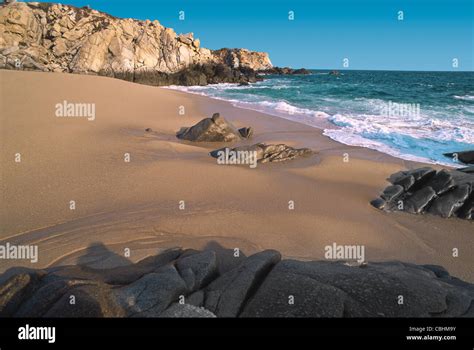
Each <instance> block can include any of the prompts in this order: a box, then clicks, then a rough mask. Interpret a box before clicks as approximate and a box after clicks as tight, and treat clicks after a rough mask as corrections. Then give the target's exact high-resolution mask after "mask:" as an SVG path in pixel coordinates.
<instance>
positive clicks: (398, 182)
mask: <svg viewBox="0 0 474 350" xmlns="http://www.w3.org/2000/svg"><path fill="white" fill-rule="evenodd" d="M471 168H472V167H468V168H464V169H458V170H447V169H442V170H440V171H438V172H436V170H434V169H432V168H430V167H424V168H418V169H414V170H409V171H399V172H397V173H394V174H392V175H391V176H390V177H389V178H388V179H387V180H388V181H389V182H391V183H392V184H393V185H391V186H388V187H387V188H385V190H384V191H383V192H382V194H381V195H380V197H381V198H377V199H374V200H373V201H371V202H370V204H371V205H372V206H373V207H375V208H377V209H380V210H384V211H394V210H401V211H405V212H408V213H412V214H421V213H430V214H433V215H436V216H441V217H444V218H449V217H451V216H457V217H459V218H462V219H468V220H473V219H474V208H473V206H474V174H473V172H472V170H473V169H471Z"/></svg>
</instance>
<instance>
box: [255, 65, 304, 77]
mask: <svg viewBox="0 0 474 350" xmlns="http://www.w3.org/2000/svg"><path fill="white" fill-rule="evenodd" d="M260 73H262V74H278V75H309V74H311V71H309V70H307V69H305V68H299V69H294V68H290V67H271V68H267V69H264V70H260Z"/></svg>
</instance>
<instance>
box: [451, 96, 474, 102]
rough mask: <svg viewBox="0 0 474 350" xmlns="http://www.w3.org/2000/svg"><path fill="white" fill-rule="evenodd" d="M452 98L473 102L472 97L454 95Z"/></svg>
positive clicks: (473, 98) (473, 97)
mask: <svg viewBox="0 0 474 350" xmlns="http://www.w3.org/2000/svg"><path fill="white" fill-rule="evenodd" d="M453 97H454V98H455V99H456V100H463V101H474V96H473V95H464V96H458V95H454V96H453Z"/></svg>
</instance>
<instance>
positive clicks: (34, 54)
mask: <svg viewBox="0 0 474 350" xmlns="http://www.w3.org/2000/svg"><path fill="white" fill-rule="evenodd" d="M271 67H272V64H271V62H270V59H269V57H268V55H267V54H266V53H262V52H252V51H249V50H246V49H221V50H217V51H212V50H209V49H206V48H203V47H201V43H200V40H199V39H196V38H194V35H193V33H188V34H180V35H178V34H176V33H175V32H174V30H173V29H171V28H166V27H164V26H163V25H161V24H160V23H159V22H158V21H156V20H155V21H149V20H146V21H139V20H133V19H121V18H116V17H113V16H110V15H108V14H106V13H102V12H98V11H96V10H92V9H90V8H88V7H83V8H77V7H73V6H68V5H61V4H53V3H37V2H29V3H24V2H15V3H4V4H2V5H0V68H6V69H24V70H41V71H52V72H69V73H82V74H100V75H106V76H110V77H116V78H121V79H125V80H129V81H136V82H140V83H145V84H152V85H169V84H180V85H204V84H207V83H215V82H247V81H250V82H253V81H256V74H255V71H258V70H262V69H268V68H271ZM180 73H181V74H180ZM187 76H189V77H187Z"/></svg>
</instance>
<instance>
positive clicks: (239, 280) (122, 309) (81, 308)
mask: <svg viewBox="0 0 474 350" xmlns="http://www.w3.org/2000/svg"><path fill="white" fill-rule="evenodd" d="M0 281H1V282H0V316H2V317H473V316H474V285H472V284H470V283H466V282H463V281H461V280H459V279H457V278H454V277H452V276H450V275H449V273H448V272H447V271H446V270H445V269H443V268H442V267H440V266H433V265H414V264H408V263H402V262H383V263H363V264H353V263H345V262H343V261H296V260H286V259H285V260H282V259H281V255H280V253H279V252H277V251H274V250H265V251H262V252H260V253H257V254H254V255H252V256H249V257H245V255H243V253H242V254H241V255H239V256H237V255H235V251H234V250H232V249H221V250H204V251H198V250H189V249H188V250H182V249H170V250H167V251H164V252H162V253H161V254H159V255H156V256H151V257H148V258H145V259H144V260H142V261H140V262H138V263H136V264H131V265H128V266H120V267H116V268H109V269H94V268H91V267H87V266H80V265H74V266H61V267H56V268H50V269H45V270H23V271H15V270H14V269H12V270H9V271H7V272H5V273H4V274H3V275H2V276H0Z"/></svg>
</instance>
